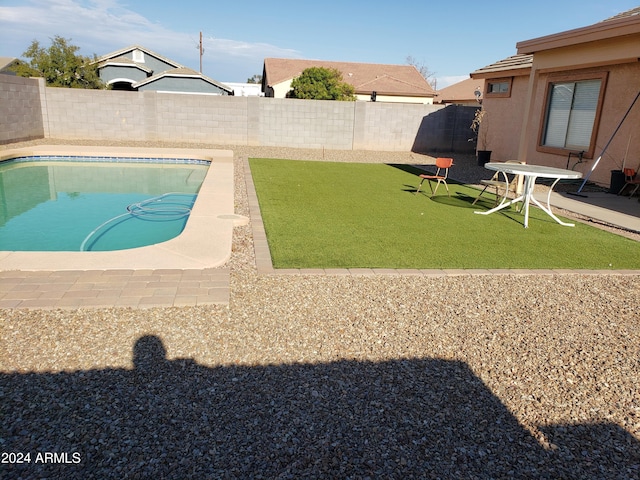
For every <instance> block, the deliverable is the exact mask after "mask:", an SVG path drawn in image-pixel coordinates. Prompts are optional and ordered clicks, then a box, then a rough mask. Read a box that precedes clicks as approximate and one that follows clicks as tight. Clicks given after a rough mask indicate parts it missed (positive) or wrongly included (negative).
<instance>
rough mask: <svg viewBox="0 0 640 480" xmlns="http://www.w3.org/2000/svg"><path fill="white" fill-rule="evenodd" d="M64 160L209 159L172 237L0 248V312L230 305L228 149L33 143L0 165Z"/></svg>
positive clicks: (5, 155)
mask: <svg viewBox="0 0 640 480" xmlns="http://www.w3.org/2000/svg"><path fill="white" fill-rule="evenodd" d="M39 155H63V156H66V155H70V156H109V157H146V158H189V159H201V160H208V161H211V165H210V167H209V170H208V172H207V174H206V176H205V179H204V181H203V183H202V185H201V187H200V191H199V192H198V197H197V199H196V202H195V204H194V206H193V209H192V211H191V214H190V216H189V220H188V221H187V224H186V226H185V228H184V230H183V232H182V233H181V234H180V235H179V236H178V237H176V238H173V239H171V240H168V241H166V242H162V243H159V244H156V245H150V246H146V247H140V248H132V249H127V250H118V251H110V252H15V251H0V308H16V307H17V308H83V307H106V306H131V307H154V306H189V305H203V304H226V303H228V302H229V269H228V268H220V267H221V266H223V265H224V264H225V263H226V262H227V260H228V259H229V257H230V255H231V242H232V234H233V227H234V226H237V225H242V224H245V223H247V222H248V219H247V218H246V217H243V216H240V215H236V214H235V213H234V193H233V192H234V165H233V152H231V151H229V150H214V149H211V150H209V149H178V148H135V147H88V146H48V145H42V146H34V147H27V148H19V149H14V150H3V151H2V152H1V153H0V161H2V160H7V159H11V158H16V157H22V156H39Z"/></svg>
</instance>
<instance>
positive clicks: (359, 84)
mask: <svg viewBox="0 0 640 480" xmlns="http://www.w3.org/2000/svg"><path fill="white" fill-rule="evenodd" d="M310 67H324V68H335V69H337V70H339V71H340V72H341V73H342V79H343V80H344V81H345V82H347V83H349V84H351V85H353V87H354V88H355V91H356V93H359V94H370V93H371V92H373V91H376V92H378V94H386V95H407V96H420V97H433V96H434V95H435V91H434V90H433V88H431V85H429V83H428V82H427V81H426V80H425V78H424V77H423V76H422V75H420V72H418V70H417V69H416V68H415V67H414V66H412V65H388V64H378V63H356V62H332V61H325V60H300V59H287V58H265V60H264V78H265V80H266V81H267V82H268V85H270V86H273V85H277V84H279V83H282V82H285V81H288V80H291V79H293V78H295V77H297V76H298V75H300V74H301V73H302V71H303V70H305V69H307V68H310Z"/></svg>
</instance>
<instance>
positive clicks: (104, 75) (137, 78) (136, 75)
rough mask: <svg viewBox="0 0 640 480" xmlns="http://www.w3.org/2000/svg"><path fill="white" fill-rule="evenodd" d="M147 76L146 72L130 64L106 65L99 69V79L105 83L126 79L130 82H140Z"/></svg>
mask: <svg viewBox="0 0 640 480" xmlns="http://www.w3.org/2000/svg"><path fill="white" fill-rule="evenodd" d="M147 77H148V75H147V73H146V72H144V71H143V70H140V69H139V68H137V67H135V66H133V65H131V66H118V65H106V66H104V67H102V68H101V69H100V79H101V80H102V81H103V82H104V83H106V84H107V85H108V84H110V83H112V82H113V81H116V80H117V81H122V80H126V81H129V82H130V83H135V82H141V81H142V80H145V79H146V78H147Z"/></svg>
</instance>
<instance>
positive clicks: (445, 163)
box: [416, 157, 453, 197]
mask: <svg viewBox="0 0 640 480" xmlns="http://www.w3.org/2000/svg"><path fill="white" fill-rule="evenodd" d="M451 165H453V158H442V157H441V158H436V167H438V169H437V170H436V174H435V175H430V174H425V173H423V174H422V175H420V178H421V179H422V180H420V185H418V189H417V190H416V195H417V194H418V192H419V191H420V187H422V182H424V181H425V180H437V181H438V183H437V184H436V188H435V189H434V188H433V187H432V186H431V182H430V181H429V188H431V196H432V197H433V196H434V195H435V194H436V192H437V191H438V187H439V186H440V184H441V183H444V187H445V188H446V189H447V195H449V186H448V185H447V177H448V176H449V167H451ZM443 170H444V174H442V175H441V174H440V172H441V171H443Z"/></svg>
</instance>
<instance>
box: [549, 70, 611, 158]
mask: <svg viewBox="0 0 640 480" xmlns="http://www.w3.org/2000/svg"><path fill="white" fill-rule="evenodd" d="M608 77H609V72H606V71H605V72H602V71H601V72H585V73H572V74H570V73H564V74H557V75H550V76H549V77H548V78H547V81H546V88H545V92H544V97H543V101H544V105H543V109H542V111H541V116H540V127H539V128H538V142H537V147H536V150H537V151H538V152H542V153H551V154H555V155H563V156H566V155H568V154H569V152H575V151H576V149H575V148H567V147H551V146H548V145H543V141H544V137H545V132H546V126H547V117H548V115H549V105H550V99H549V96H550V95H551V89H552V88H553V86H554V85H555V84H558V83H570V82H574V83H577V82H581V81H588V80H600V92H599V94H598V102H597V106H596V113H595V117H594V119H593V128H592V129H591V138H590V140H589V147H588V148H587V149H585V150H583V151H584V154H583V158H593V155H594V152H595V149H596V139H597V137H598V129H599V127H600V117H601V115H602V106H603V104H604V94H605V91H606V89H607V79H608Z"/></svg>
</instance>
